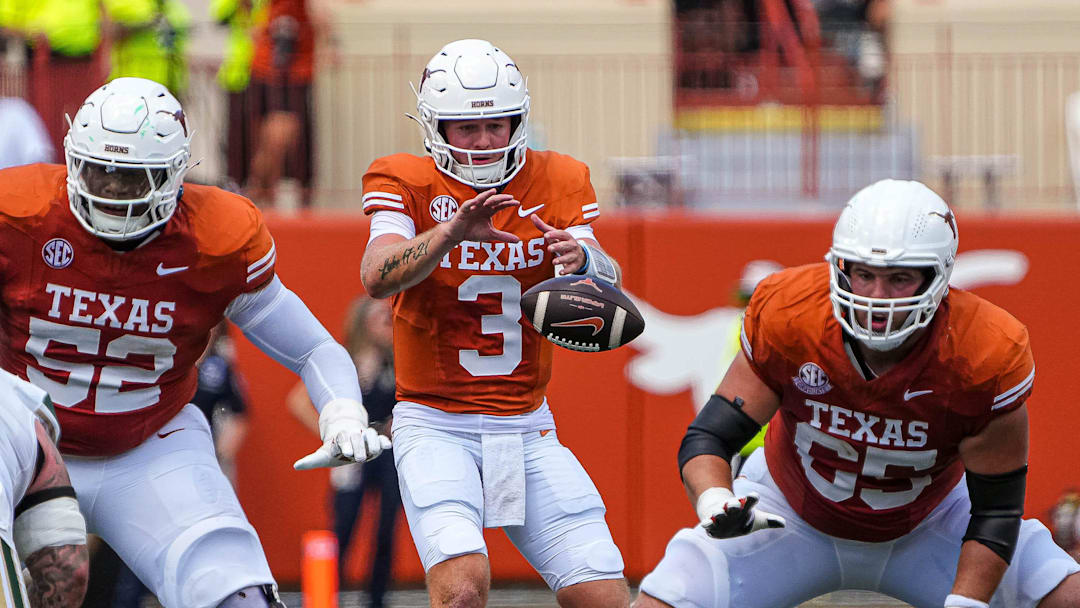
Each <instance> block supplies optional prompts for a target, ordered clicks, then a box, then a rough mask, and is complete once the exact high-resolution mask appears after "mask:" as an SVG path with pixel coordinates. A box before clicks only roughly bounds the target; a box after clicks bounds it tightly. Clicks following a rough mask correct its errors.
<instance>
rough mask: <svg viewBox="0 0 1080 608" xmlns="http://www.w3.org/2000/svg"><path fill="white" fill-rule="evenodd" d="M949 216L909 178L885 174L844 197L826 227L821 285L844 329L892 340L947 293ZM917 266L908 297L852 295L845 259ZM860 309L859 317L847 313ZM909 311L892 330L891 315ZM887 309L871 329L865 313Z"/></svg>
mask: <svg viewBox="0 0 1080 608" xmlns="http://www.w3.org/2000/svg"><path fill="white" fill-rule="evenodd" d="M959 242H960V241H959V234H958V232H957V228H956V219H955V218H954V217H953V213H952V211H951V210H950V209H949V206H948V205H946V204H945V201H943V200H942V199H941V197H940V196H938V195H937V194H935V193H934V192H933V191H932V190H930V188H927V187H926V186H925V185H923V184H921V183H919V182H915V181H899V180H892V179H886V180H882V181H879V182H877V183H875V184H871V185H870V186H867V187H866V188H863V189H862V190H860V191H859V192H857V193H856V194H855V196H853V197H852V198H851V200H850V201H848V204H847V207H845V208H844V211H843V212H842V213H841V214H840V219H839V220H837V222H836V228H835V229H834V230H833V243H832V247H831V248H830V249H829V253H828V255H826V256H825V259H826V260H827V261H828V262H829V272H830V277H829V291H830V297H831V299H832V303H833V315H834V316H835V317H836V320H837V321H839V322H840V325H841V326H842V327H843V328H844V330H845V331H846V332H848V334H850V335H851V336H852V337H854V338H855V339H857V340H859V342H861V343H862V344H863V345H865V346H867V347H868V348H871V349H873V350H878V351H886V350H892V349H894V348H896V347H897V346H900V344H902V343H903V342H904V340H906V339H907V337H908V336H910V335H911V334H912V333H914V332H915V331H916V330H918V329H919V328H922V327H926V326H927V325H929V324H930V321H931V319H933V318H934V313H935V312H936V311H937V308H938V305H939V304H940V303H941V300H942V298H944V297H945V294H947V293H948V291H949V277H950V276H951V275H952V270H953V263H954V262H955V261H956V249H957V246H958V245H959ZM852 262H860V263H862V264H866V265H869V266H876V267H881V268H884V267H896V266H902V267H910V268H919V269H922V270H924V272H925V273H926V274H927V277H928V278H927V280H926V282H925V284H924V285H923V287H922V289H921V290H920V291H919V293H917V294H916V295H914V296H911V297H908V298H870V297H866V296H860V295H856V294H854V293H852V291H851V282H850V280H849V277H848V274H847V271H848V268H847V265H848V264H850V263H852ZM856 311H861V312H865V313H866V321H865V323H862V322H860V321H859V320H858V317H857V316H856V314H855V312H856ZM903 312H909V313H910V314H909V315H908V317H907V319H905V320H904V322H903V323H902V324H901V325H900V326H899V327H897V328H896V329H893V327H892V322H893V316H894V315H896V314H898V313H903ZM874 314H887V315H888V319H887V322H886V325H885V330H884V331H874V330H873V328H872V323H871V317H872V315H874Z"/></svg>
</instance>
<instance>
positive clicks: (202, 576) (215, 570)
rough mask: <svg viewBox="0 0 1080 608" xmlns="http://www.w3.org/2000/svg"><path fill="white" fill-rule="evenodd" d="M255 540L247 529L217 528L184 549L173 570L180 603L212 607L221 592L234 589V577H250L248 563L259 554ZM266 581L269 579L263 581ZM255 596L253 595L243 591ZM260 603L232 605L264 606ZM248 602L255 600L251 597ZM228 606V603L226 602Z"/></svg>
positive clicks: (257, 543)
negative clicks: (174, 570)
mask: <svg viewBox="0 0 1080 608" xmlns="http://www.w3.org/2000/svg"><path fill="white" fill-rule="evenodd" d="M260 553H261V548H260V546H259V541H258V539H257V538H255V536H254V535H253V534H252V533H250V532H248V531H247V530H243V529H238V528H226V529H219V530H214V531H212V532H210V533H209V534H206V535H205V536H202V537H200V538H199V539H197V540H195V542H193V543H192V545H191V546H190V547H188V548H187V550H186V551H185V552H184V555H183V557H182V558H181V560H180V563H179V565H178V568H177V571H176V581H177V583H178V586H179V594H180V598H179V599H180V600H181V602H182V604H181V605H184V606H215V605H217V603H218V602H221V601H222V591H223V590H227V589H229V588H232V589H236V587H237V583H236V581H237V580H238V577H243V579H242V580H244V581H245V582H246V581H248V580H249V579H250V576H251V573H250V568H249V564H250V563H251V560H252V558H253V556H256V555H259V554H260ZM263 582H267V583H269V582H270V581H263ZM247 595H255V594H247ZM258 598H262V601H263V603H261V604H260V603H244V604H235V605H236V606H267V605H269V604H267V603H266V602H265V596H264V595H263V594H262V593H259V594H258ZM252 601H259V600H258V599H257V598H252ZM226 605H229V606H231V605H232V604H226Z"/></svg>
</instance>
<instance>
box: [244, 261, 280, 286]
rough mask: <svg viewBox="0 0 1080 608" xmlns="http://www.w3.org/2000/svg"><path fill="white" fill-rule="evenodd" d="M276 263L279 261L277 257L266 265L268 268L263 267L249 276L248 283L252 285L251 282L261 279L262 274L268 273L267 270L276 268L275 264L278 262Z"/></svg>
mask: <svg viewBox="0 0 1080 608" xmlns="http://www.w3.org/2000/svg"><path fill="white" fill-rule="evenodd" d="M276 261H277V256H276V255H275V256H274V257H273V258H271V259H270V261H269V262H267V263H266V266H263V267H262V269H260V270H258V271H256V272H253V273H251V274H249V275H248V278H247V282H248V283H250V282H252V281H254V280H255V279H257V278H258V277H259V275H261V274H262V273H264V272H266V271H267V270H270V269H271V268H273V267H274V262H276Z"/></svg>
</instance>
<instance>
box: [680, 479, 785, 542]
mask: <svg viewBox="0 0 1080 608" xmlns="http://www.w3.org/2000/svg"><path fill="white" fill-rule="evenodd" d="M757 503H758V495H757V493H755V492H751V493H749V494H747V495H746V496H744V497H742V498H736V497H735V494H733V493H732V492H731V490H729V489H727V488H721V487H715V488H709V489H708V490H705V491H704V492H702V493H701V496H698V500H697V514H698V518H699V519H701V527H703V528H705V532H706V533H707V534H708V535H709V536H711V537H713V538H734V537H736V536H743V535H746V534H750V533H751V532H757V531H758V530H764V529H766V528H783V527H784V523H785V522H784V518H783V517H780V516H779V515H773V514H772V513H766V512H765V511H762V510H761V509H755V508H754V506H755V505H756V504H757Z"/></svg>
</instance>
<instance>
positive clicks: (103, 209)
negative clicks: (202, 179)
mask: <svg viewBox="0 0 1080 608" xmlns="http://www.w3.org/2000/svg"><path fill="white" fill-rule="evenodd" d="M175 160H180V159H175ZM67 162H68V189H69V192H70V191H74V195H73V196H72V195H70V194H69V197H70V198H71V201H70V202H71V209H72V211H73V212H74V214H75V217H76V219H78V220H79V223H81V224H82V225H83V227H84V228H86V229H87V230H89V231H90V232H92V233H94V234H95V235H97V236H99V237H101V238H105V239H110V240H127V239H133V238H139V237H141V236H143V235H146V234H148V233H150V232H151V231H153V230H155V229H156V228H158V227H159V226H161V225H163V224H165V223H166V222H167V221H168V220H169V218H170V217H171V216H172V214H173V212H174V211H175V210H176V202H177V197H178V195H179V190H180V184H181V183H182V180H183V171H176V170H173V167H172V163H168V162H166V163H141V164H139V165H136V166H127V165H125V164H123V163H117V162H110V161H107V160H103V159H94V158H92V157H89V156H87V155H84V154H81V153H79V152H77V151H72V152H70V153H68V154H67ZM174 162H175V161H174ZM184 162H186V160H185V161H184ZM106 180H109V181H111V183H106Z"/></svg>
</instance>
